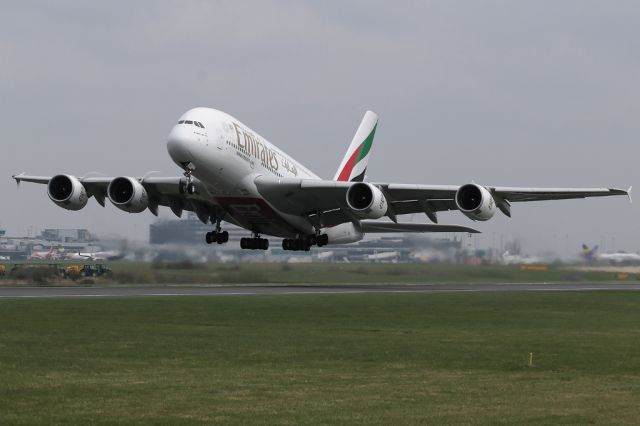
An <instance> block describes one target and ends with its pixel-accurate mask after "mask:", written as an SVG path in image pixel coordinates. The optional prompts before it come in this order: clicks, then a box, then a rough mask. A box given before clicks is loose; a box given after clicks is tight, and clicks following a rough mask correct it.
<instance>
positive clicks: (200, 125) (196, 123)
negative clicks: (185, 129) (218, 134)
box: [178, 120, 204, 129]
mask: <svg viewBox="0 0 640 426" xmlns="http://www.w3.org/2000/svg"><path fill="white" fill-rule="evenodd" d="M178 124H193V125H194V126H197V127H200V128H203V129H204V125H203V124H202V123H201V122H199V121H192V120H180V121H178Z"/></svg>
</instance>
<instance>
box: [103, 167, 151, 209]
mask: <svg viewBox="0 0 640 426" xmlns="http://www.w3.org/2000/svg"><path fill="white" fill-rule="evenodd" d="M107 196H108V197H109V200H110V201H111V203H113V205H114V206H116V207H117V208H119V209H120V210H123V211H125V212H128V213H140V212H143V211H144V210H145V209H146V208H147V207H148V206H149V197H148V195H147V190H146V189H144V186H142V185H141V184H140V182H138V181H137V180H136V179H134V178H130V177H126V176H123V177H117V178H115V179H113V180H112V181H111V183H109V187H108V188H107Z"/></svg>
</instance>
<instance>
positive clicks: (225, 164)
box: [13, 108, 630, 250]
mask: <svg viewBox="0 0 640 426" xmlns="http://www.w3.org/2000/svg"><path fill="white" fill-rule="evenodd" d="M377 123H378V116H377V115H376V114H375V113H373V112H371V111H367V113H366V114H365V115H364V118H363V120H362V123H360V126H359V127H358V130H357V131H356V134H355V136H354V137H353V140H352V142H351V145H350V146H349V149H348V150H347V153H346V154H345V156H344V158H343V160H342V162H341V163H340V167H339V168H338V171H337V172H336V175H335V177H334V178H333V180H323V179H321V178H320V177H318V176H317V175H315V174H314V173H312V172H311V171H310V170H309V169H307V168H306V167H304V166H303V165H302V164H300V163H298V162H297V161H296V160H294V159H293V158H291V157H290V156H288V155H287V154H285V153H284V152H283V151H281V150H280V149H278V148H277V147H276V146H275V145H273V144H271V143H269V142H268V141H267V140H266V139H264V138H263V137H261V136H260V135H258V134H257V133H256V132H254V131H253V130H251V129H250V128H249V127H248V126H246V125H244V124H242V123H241V122H240V121H239V120H237V119H235V118H234V117H232V116H230V115H228V114H225V113H224V112H221V111H218V110H215V109H210V108H194V109H191V110H189V111H187V112H186V113H184V114H183V115H182V117H180V119H179V120H178V122H177V124H176V125H175V126H174V127H173V129H172V130H171V133H169V136H168V140H167V149H168V151H169V155H170V156H171V158H172V159H173V161H174V162H175V163H176V164H178V166H180V167H181V168H182V169H183V170H184V175H183V176H178V177H168V178H162V177H153V176H149V174H147V175H145V176H142V177H136V178H134V177H128V176H121V177H115V178H111V177H81V178H77V177H75V176H72V175H68V174H60V175H57V176H53V177H44V176H27V175H25V174H20V175H14V176H13V178H14V179H15V180H16V182H18V183H20V182H21V181H25V182H35V183H40V184H46V185H47V192H48V195H49V198H50V199H51V200H52V201H53V202H54V203H56V204H57V205H58V206H60V207H62V208H65V209H68V210H80V209H82V208H83V207H84V206H85V205H86V204H87V201H88V199H89V198H90V197H95V199H96V200H97V201H98V203H100V204H101V205H102V206H104V204H105V198H108V199H109V200H110V201H111V202H112V203H113V205H115V206H116V207H117V208H119V209H121V210H124V211H126V212H129V213H140V212H142V211H144V210H146V209H149V210H150V211H151V213H153V214H154V215H157V214H158V206H168V207H169V208H171V210H172V211H173V212H174V213H175V214H176V215H177V216H181V214H182V212H183V211H184V210H188V211H193V212H195V213H196V215H197V216H198V218H199V219H200V220H201V221H202V222H204V223H209V222H211V223H213V224H215V230H214V231H212V232H208V233H207V234H206V241H207V243H209V244H211V243H214V242H216V243H218V244H222V243H225V242H227V241H228V239H229V234H228V233H227V232H226V231H222V228H221V223H222V222H223V221H226V222H231V223H234V224H236V225H239V226H241V227H243V228H245V229H247V230H248V231H250V232H251V233H252V237H251V238H243V239H242V240H241V241H240V246H241V248H243V249H253V250H255V249H262V250H266V249H267V248H268V247H269V241H268V240H267V239H264V238H262V237H261V236H262V235H271V236H274V237H279V238H283V241H282V247H283V248H284V249H285V250H309V249H310V247H311V246H313V245H317V246H324V245H326V244H344V243H352V242H356V241H359V240H361V239H362V237H363V235H364V234H366V233H371V232H478V231H476V230H474V229H471V228H467V227H464V226H459V225H438V224H437V221H438V220H437V212H439V211H446V210H460V211H461V212H462V213H463V214H464V215H466V216H467V217H469V218H470V219H472V220H477V221H486V220H489V219H491V218H492V217H493V215H494V214H495V213H496V210H500V211H501V212H502V213H504V214H505V215H507V216H511V203H512V202H519V201H539V200H559V199H569V198H585V197H602V196H609V195H629V194H630V189H629V191H625V190H621V189H606V188H582V189H560V188H551V189H549V188H547V189H540V188H505V187H494V186H481V185H477V184H475V183H469V184H466V185H462V186H441V185H414V184H394V183H372V182H365V181H364V177H365V171H366V168H367V163H368V161H369V158H370V156H371V145H372V143H373V137H374V135H375V131H376V126H377ZM411 213H424V214H426V216H427V217H428V218H429V219H430V220H431V221H432V222H434V223H425V224H418V223H401V222H398V219H397V217H398V216H400V215H404V214H411ZM383 217H387V218H389V219H390V221H389V220H377V219H382V218H383Z"/></svg>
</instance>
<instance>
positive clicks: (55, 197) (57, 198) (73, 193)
mask: <svg viewBox="0 0 640 426" xmlns="http://www.w3.org/2000/svg"><path fill="white" fill-rule="evenodd" d="M47 194H48V195H49V198H50V199H51V201H53V202H54V203H56V205H58V206H60V207H62V208H63V209H67V210H80V209H82V208H83V207H84V206H86V205H87V201H89V197H88V196H87V190H86V189H85V187H84V185H82V183H81V182H80V181H79V180H78V178H76V177H75V176H70V175H56V176H54V177H52V178H51V180H50V181H49V184H48V185H47Z"/></svg>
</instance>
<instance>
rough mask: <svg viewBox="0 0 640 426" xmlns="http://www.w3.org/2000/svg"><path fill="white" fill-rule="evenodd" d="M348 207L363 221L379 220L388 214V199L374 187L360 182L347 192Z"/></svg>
mask: <svg viewBox="0 0 640 426" xmlns="http://www.w3.org/2000/svg"><path fill="white" fill-rule="evenodd" d="M347 206H349V208H350V209H351V210H353V211H354V213H355V214H356V215H358V216H359V217H361V218H363V219H379V218H381V217H382V216H384V215H385V214H387V208H388V206H387V199H386V198H385V196H384V194H383V193H382V191H380V190H379V189H378V188H377V187H375V186H374V185H371V184H370V183H365V182H358V183H354V184H353V185H351V187H350V188H349V189H348V190H347Z"/></svg>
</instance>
